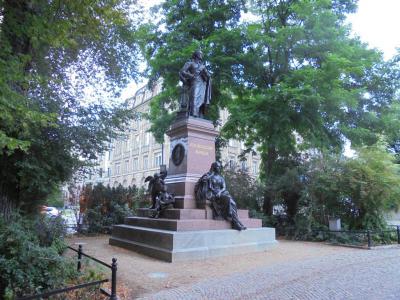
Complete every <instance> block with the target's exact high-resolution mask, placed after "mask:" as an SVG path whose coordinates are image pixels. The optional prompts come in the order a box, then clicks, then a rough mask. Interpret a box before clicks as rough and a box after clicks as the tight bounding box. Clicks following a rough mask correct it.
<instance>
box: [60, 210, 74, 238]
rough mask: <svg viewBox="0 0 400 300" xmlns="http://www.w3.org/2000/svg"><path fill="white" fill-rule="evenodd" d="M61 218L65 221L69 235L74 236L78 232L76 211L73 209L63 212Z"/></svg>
mask: <svg viewBox="0 0 400 300" xmlns="http://www.w3.org/2000/svg"><path fill="white" fill-rule="evenodd" d="M60 215H61V218H62V219H63V220H64V224H65V226H66V231H67V234H73V233H76V232H77V226H78V223H77V221H76V215H75V211H74V210H73V209H69V208H67V209H63V210H61V214H60Z"/></svg>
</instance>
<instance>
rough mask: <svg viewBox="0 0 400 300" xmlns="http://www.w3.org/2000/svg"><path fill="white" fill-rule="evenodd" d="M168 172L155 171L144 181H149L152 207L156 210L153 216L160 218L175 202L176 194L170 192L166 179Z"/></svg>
mask: <svg viewBox="0 0 400 300" xmlns="http://www.w3.org/2000/svg"><path fill="white" fill-rule="evenodd" d="M165 177H167V172H166V171H164V172H161V173H160V174H158V173H155V174H154V176H147V177H146V179H145V181H144V182H149V186H148V191H149V193H150V195H151V201H152V204H151V207H150V209H152V210H154V214H153V215H152V217H153V218H158V217H159V216H160V213H161V212H162V211H163V210H164V209H166V208H168V207H170V206H172V205H173V204H174V203H175V198H174V195H172V194H170V193H168V191H167V187H166V185H165V182H164V179H165Z"/></svg>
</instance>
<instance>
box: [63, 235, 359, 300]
mask: <svg viewBox="0 0 400 300" xmlns="http://www.w3.org/2000/svg"><path fill="white" fill-rule="evenodd" d="M108 238H109V236H106V235H102V236H96V237H72V238H69V239H68V240H67V241H68V243H69V244H70V245H72V246H74V244H75V243H85V244H84V245H83V249H84V252H86V253H88V254H90V255H93V256H94V257H96V258H99V259H101V260H104V261H111V258H112V257H116V258H117V259H118V278H119V280H121V281H122V282H123V283H124V284H125V286H126V287H127V288H128V289H129V290H130V295H131V297H130V298H137V297H142V296H144V295H146V294H150V293H155V292H158V291H161V290H164V289H170V288H176V287H182V286H185V285H192V284H194V283H198V282H200V281H202V280H206V279H210V278H218V277H223V276H226V275H229V274H234V273H240V272H246V271H250V270H252V269H255V268H258V267H262V266H271V265H274V264H277V263H282V262H291V261H293V262H298V261H301V260H304V259H307V258H315V257H320V256H325V255H332V254H338V253H343V252H352V251H353V252H354V251H364V250H359V249H352V248H342V247H335V246H329V245H325V244H321V243H311V242H295V241H284V240H280V241H279V244H278V245H277V246H276V247H274V248H273V249H271V250H268V251H265V252H260V253H251V254H249V255H240V256H239V255H237V256H229V257H221V258H212V259H208V260H200V261H191V262H175V263H167V262H162V261H158V260H155V259H153V258H149V257H147V256H144V255H141V254H138V253H136V252H132V251H129V250H125V249H122V248H119V247H115V246H110V245H109V244H108ZM75 246H76V245H75Z"/></svg>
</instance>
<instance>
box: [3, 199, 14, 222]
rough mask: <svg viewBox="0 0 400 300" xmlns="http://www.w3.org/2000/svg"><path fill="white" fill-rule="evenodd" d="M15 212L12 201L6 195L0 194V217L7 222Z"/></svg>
mask: <svg viewBox="0 0 400 300" xmlns="http://www.w3.org/2000/svg"><path fill="white" fill-rule="evenodd" d="M14 210H15V205H14V203H13V201H11V199H10V198H9V197H7V196H6V195H2V194H0V215H1V217H2V218H3V219H4V220H5V221H8V220H9V219H10V217H11V214H12V212H13V211H14Z"/></svg>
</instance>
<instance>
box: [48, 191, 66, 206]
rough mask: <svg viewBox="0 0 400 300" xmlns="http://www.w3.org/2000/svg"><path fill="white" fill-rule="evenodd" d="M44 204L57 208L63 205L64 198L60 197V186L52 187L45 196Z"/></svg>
mask: <svg viewBox="0 0 400 300" xmlns="http://www.w3.org/2000/svg"><path fill="white" fill-rule="evenodd" d="M45 205H46V206H52V207H58V208H62V207H63V206H64V199H63V197H62V192H61V189H60V186H56V187H54V189H53V191H52V192H51V193H50V194H49V195H48V196H47V198H46V201H45Z"/></svg>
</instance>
